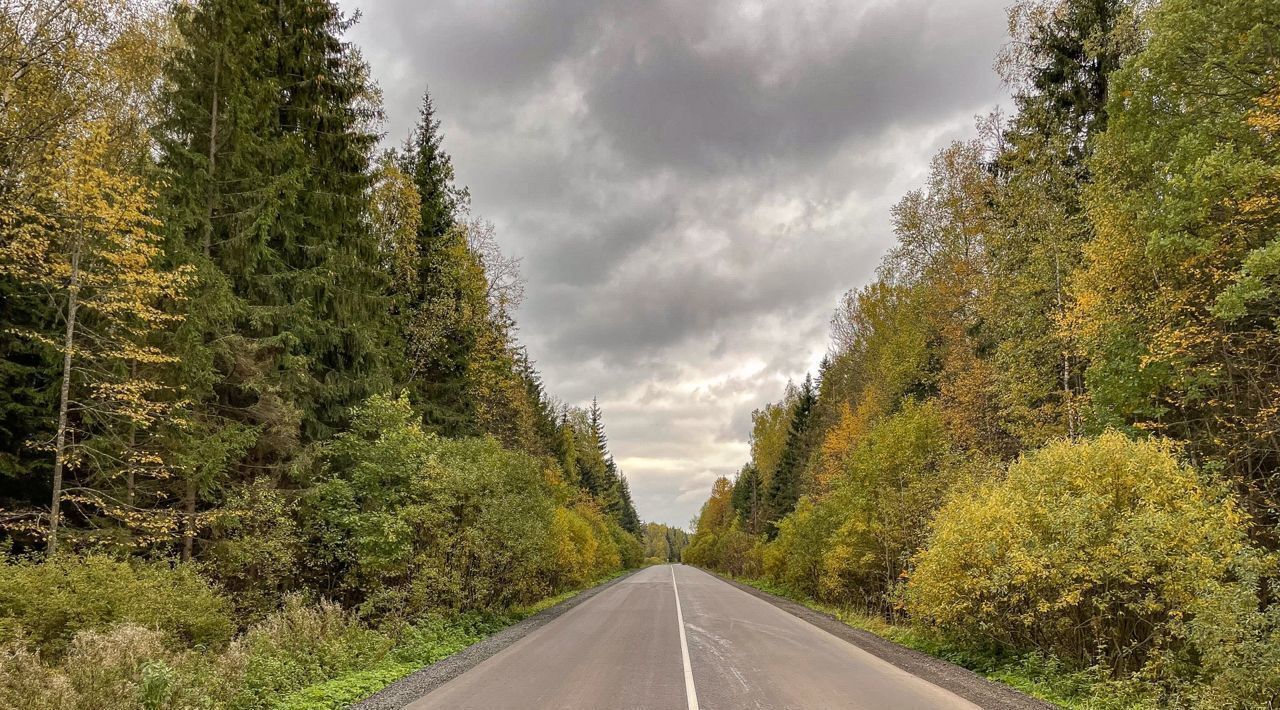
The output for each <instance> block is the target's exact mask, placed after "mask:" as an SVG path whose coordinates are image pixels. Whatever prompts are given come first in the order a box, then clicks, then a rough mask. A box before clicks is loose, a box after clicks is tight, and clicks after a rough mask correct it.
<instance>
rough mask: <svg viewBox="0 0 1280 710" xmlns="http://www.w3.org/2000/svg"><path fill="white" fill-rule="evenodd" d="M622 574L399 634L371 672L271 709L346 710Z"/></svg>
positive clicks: (313, 688)
mask: <svg viewBox="0 0 1280 710" xmlns="http://www.w3.org/2000/svg"><path fill="white" fill-rule="evenodd" d="M623 574H625V572H617V573H614V574H612V575H609V576H607V577H604V578H602V579H600V580H597V581H596V582H594V583H592V584H589V585H587V586H585V587H582V588H581V589H575V590H570V591H567V592H564V593H561V594H557V595H556V596H553V597H548V598H546V599H543V600H541V601H538V602H536V603H534V604H530V605H526V606H519V607H513V608H511V609H508V610H506V611H505V612H502V613H482V612H472V613H468V614H462V615H459V616H456V617H453V618H431V619H427V620H424V621H422V622H420V623H418V624H415V625H413V626H411V627H409V628H408V629H407V630H405V631H403V632H401V633H400V634H399V635H398V639H397V642H396V644H395V646H394V647H393V648H392V649H391V651H390V652H389V653H387V654H386V655H385V656H384V657H383V658H382V659H381V660H380V661H379V662H378V663H377V664H376V665H374V666H373V667H370V668H365V669H361V670H356V671H350V672H347V673H344V674H342V675H339V676H337V677H336V678H332V679H330V680H326V681H324V682H321V683H316V684H313V685H309V686H307V687H305V688H302V689H301V690H298V691H295V692H293V693H290V694H288V695H286V696H285V697H284V698H282V699H281V700H280V701H278V702H277V703H276V705H275V708H276V710H340V709H341V708H346V707H350V706H351V705H353V704H355V703H357V702H359V701H361V700H363V699H365V698H367V697H369V696H371V695H373V694H374V693H376V692H378V691H380V690H382V689H383V688H385V687H387V686H388V685H391V684H392V683H394V682H396V681H397V680H400V679H401V678H403V677H405V676H407V675H409V674H411V673H414V672H415V671H417V670H419V669H421V668H425V667H426V666H429V665H431V664H433V663H436V662H437V661H439V660H441V659H443V658H446V657H448V656H451V655H453V654H455V653H458V652H459V651H461V650H463V649H465V648H467V647H468V646H471V645H472V644H475V643H478V642H480V641H481V640H483V639H484V638H486V637H487V636H490V635H492V634H494V633H497V632H498V631H501V630H502V629H504V628H506V627H508V626H511V625H512V624H515V623H517V622H519V621H522V620H524V619H527V618H529V617H530V616H533V615H534V614H537V613H538V612H540V611H543V610H544V609H549V608H551V607H553V606H555V605H556V604H559V603H560V602H563V601H566V600H568V599H571V598H573V597H575V596H577V595H578V594H580V593H582V592H583V591H585V590H587V589H591V588H593V587H596V586H598V585H600V584H603V583H605V582H607V581H609V580H612V579H616V578H617V577H620V576H622V575H623Z"/></svg>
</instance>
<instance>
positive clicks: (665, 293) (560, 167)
mask: <svg viewBox="0 0 1280 710" xmlns="http://www.w3.org/2000/svg"><path fill="white" fill-rule="evenodd" d="M339 2H340V3H341V4H342V5H344V6H345V7H346V8H347V9H356V8H359V9H361V10H362V11H363V15H364V17H363V19H362V21H361V23H360V24H359V25H357V26H356V27H355V29H353V30H352V32H351V36H350V39H351V40H352V41H354V42H356V43H357V44H359V45H360V47H361V48H362V51H363V52H364V53H365V56H366V57H367V59H368V60H369V61H370V63H371V65H372V66H373V70H374V75H375V77H377V78H378V80H379V82H380V84H381V86H382V89H383V92H384V96H385V100H386V104H387V113H388V116H389V120H388V125H387V130H388V134H389V141H392V142H398V140H399V138H400V137H401V136H403V135H404V134H405V133H406V132H407V131H408V129H409V127H410V126H411V125H412V123H413V121H414V120H415V118H416V109H417V104H418V100H419V98H420V96H421V92H422V91H423V89H424V88H426V86H427V85H428V84H430V86H431V90H432V96H433V98H434V99H435V102H436V108H437V113H438V116H439V117H440V118H441V119H442V121H443V124H444V128H445V134H446V135H445V146H446V149H447V150H449V151H450V152H451V153H452V154H453V157H454V163H455V167H456V169H457V172H458V176H459V178H460V179H461V181H462V182H464V183H465V184H467V185H468V186H469V187H470V188H471V192H472V195H473V211H474V212H475V213H477V214H478V215H480V216H483V217H486V218H488V219H490V220H492V221H493V222H494V224H495V225H496V226H497V228H498V230H499V231H498V239H499V241H500V242H501V244H502V245H503V247H504V249H505V250H506V251H508V252H510V253H511V254H512V255H514V256H517V257H521V258H522V259H523V267H524V272H525V276H526V278H527V280H528V284H527V289H526V293H527V301H526V303H525V305H524V306H523V307H522V309H521V312H520V314H519V320H520V325H521V331H520V332H521V337H522V339H523V340H524V341H525V342H526V343H527V345H528V346H529V348H530V351H531V353H532V355H533V356H534V358H535V359H536V360H537V361H538V363H539V367H540V369H541V370H542V372H543V374H544V379H545V381H546V384H547V386H548V389H549V390H550V391H551V392H552V393H553V394H555V395H557V396H559V397H562V398H564V399H565V400H567V401H570V402H572V403H579V404H581V403H585V402H588V401H589V400H590V398H591V397H592V396H599V397H600V398H601V402H602V405H603V406H604V408H605V414H606V423H607V425H608V427H609V432H610V443H611V447H612V449H613V452H614V454H615V456H617V457H618V459H619V460H620V461H622V462H623V463H624V466H623V467H624V471H625V472H626V473H627V475H628V477H629V479H630V481H631V486H632V490H633V493H634V494H635V497H636V502H637V506H638V508H639V511H640V514H641V515H642V517H645V518H647V519H652V520H659V521H663V522H668V523H673V524H685V523H687V522H688V520H689V518H690V517H691V516H692V515H693V514H695V513H696V511H697V509H698V506H699V505H700V504H701V502H702V500H703V499H704V498H705V495H706V492H707V490H709V488H710V485H711V482H712V481H713V480H714V479H715V477H716V476H718V475H728V474H731V473H732V472H733V471H735V470H736V469H737V468H738V467H739V466H740V465H741V463H742V462H743V458H744V457H745V456H746V437H747V435H748V434H749V430H750V416H749V415H750V412H751V410H752V409H753V408H755V407H758V406H760V405H762V404H764V403H765V402H767V401H769V400H771V399H776V398H777V397H778V396H779V395H780V393H781V390H782V385H783V383H785V381H786V380H787V379H788V378H796V379H798V378H800V377H803V375H804V372H805V371H806V370H807V369H811V368H813V367H814V366H815V365H816V362H817V359H818V358H819V357H821V354H822V352H823V351H824V350H825V349H826V345H827V333H826V327H827V320H828V318H829V315H830V312H831V308H832V307H833V306H834V304H835V300H836V297H837V296H838V295H839V294H840V293H841V292H842V291H844V290H846V289H848V288H851V287H857V286H860V285H862V284H863V283H865V282H866V281H867V280H868V279H870V278H872V276H873V272H874V268H875V265H876V262H877V261H878V259H879V257H880V254H882V253H883V251H884V250H885V248H887V246H888V244H889V243H890V241H891V234H890V233H889V220H888V210H889V207H890V206H891V205H892V203H893V202H894V201H895V200H896V199H897V197H898V196H899V195H901V194H902V193H903V192H905V190H907V189H909V188H911V187H914V186H916V184H917V183H918V181H919V180H920V179H921V177H922V175H923V172H924V170H925V169H926V167H927V161H928V157H929V154H930V153H931V152H932V151H933V150H936V148H938V147H940V146H941V145H942V144H944V143H945V142H946V141H947V140H949V139H952V138H957V137H962V136H963V135H965V134H967V133H969V132H970V131H971V118H972V116H973V115H974V114H975V113H980V112H983V111H985V110H987V109H989V108H992V107H994V105H995V104H996V103H997V102H999V101H1001V100H1002V99H1003V94H1002V93H1001V90H1000V88H999V86H998V83H997V80H996V77H995V74H994V72H992V71H991V70H990V66H991V63H992V60H993V58H994V56H995V54H996V51H997V50H998V48H999V45H1000V43H1001V42H1002V41H1003V39H1002V33H1003V30H1004V26H1005V25H1004V17H1003V15H1004V13H1003V6H1004V4H1006V2H1007V0H862V1H860V2H859V1H853V2H850V1H841V0H776V1H774V2H731V1H729V0H709V1H707V2H686V1H684V0H643V1H639V2H637V1H636V0H604V1H603V2H599V1H596V0H546V1H545V2H505V1H500V0H448V1H444V2H434V3H430V4H424V3H419V2H414V1H413V0H339ZM628 462H629V463H628Z"/></svg>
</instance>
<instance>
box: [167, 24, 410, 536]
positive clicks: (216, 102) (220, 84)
mask: <svg viewBox="0 0 1280 710" xmlns="http://www.w3.org/2000/svg"><path fill="white" fill-rule="evenodd" d="M176 13H177V14H176V23H175V24H176V27H177V31H178V33H179V35H180V36H181V38H182V40H183V41H182V44H181V49H180V50H179V51H178V52H177V53H176V54H175V56H174V57H173V58H172V59H171V61H170V62H169V65H168V67H167V69H166V75H167V76H166V78H167V82H166V85H167V87H168V88H167V90H166V92H165V94H164V95H163V97H162V108H163V119H162V121H161V124H160V126H159V127H158V130H157V135H158V138H159V141H160V146H161V155H160V165H161V168H162V173H163V175H162V177H163V181H162V182H163V185H164V191H163V194H162V200H163V205H164V215H163V216H164V222H165V223H166V225H167V228H168V245H167V251H168V253H169V254H170V255H171V256H172V258H173V259H174V260H175V261H178V262H181V263H185V264H190V265H193V266H194V267H195V269H196V271H197V273H198V276H199V284H200V286H199V289H200V290H199V293H197V294H196V295H195V297H193V298H192V300H191V303H192V308H191V313H190V314H189V315H188V318H187V320H186V321H185V323H184V325H183V327H182V328H180V329H179V330H177V331H176V332H175V333H174V336H173V337H174V340H175V341H176V344H175V349H177V350H178V351H179V352H181V353H182V358H181V363H182V365H181V367H182V369H183V372H182V373H181V378H182V380H183V381H184V382H186V383H188V398H189V399H191V400H193V401H194V403H195V404H194V407H193V409H194V411H193V420H194V422H195V424H194V426H193V427H192V428H191V429H189V430H188V433H189V436H188V441H187V442H186V446H185V453H186V456H185V466H183V467H180V468H183V469H184V473H183V479H184V482H183V488H184V490H183V491H182V493H181V495H182V497H183V499H184V507H185V508H186V510H187V511H188V520H189V521H190V520H194V517H195V516H194V513H195V511H196V508H197V507H198V505H199V503H198V501H199V500H200V499H202V498H204V497H206V496H207V495H208V494H209V493H210V492H212V491H213V490H215V489H217V488H219V487H220V486H222V485H224V483H225V481H224V479H225V477H226V476H228V475H239V476H241V477H250V476H256V475H259V474H263V473H267V474H270V473H273V472H274V473H275V477H276V478H277V479H278V477H279V474H280V472H281V470H282V469H281V466H282V465H283V464H285V463H286V462H288V461H289V460H290V459H291V458H292V456H294V455H295V454H296V453H297V452H298V451H299V450H300V448H301V447H302V446H305V445H306V444H308V443H309V442H313V441H317V440H320V439H323V438H325V437H327V436H329V435H330V434H332V433H333V432H334V431H335V430H337V429H338V428H339V427H341V426H343V425H344V423H345V420H346V415H347V410H348V408H349V407H350V406H351V405H353V404H355V403H357V402H359V401H361V400H363V399H364V398H365V397H366V396H367V395H368V394H370V393H371V392H373V391H377V390H381V389H384V388H385V387H386V386H387V384H388V382H387V377H386V371H387V370H386V361H387V353H386V350H387V342H388V339H389V337H390V334H391V331H390V329H389V327H388V324H387V320H386V315H385V314H386V313H387V307H386V302H385V290H386V285H385V281H384V278H383V277H382V276H381V275H380V273H379V272H378V271H377V270H376V265H377V263H378V261H377V253H376V249H377V245H376V241H375V239H374V237H373V235H372V234H371V233H370V231H369V230H368V228H367V214H366V210H367V205H368V202H367V200H368V194H367V193H368V190H369V186H370V183H369V181H370V171H369V158H370V151H371V150H372V147H373V145H374V142H375V140H376V137H375V136H374V135H373V134H372V133H371V132H370V131H369V130H368V128H367V126H368V125H369V124H370V122H371V119H372V118H373V117H374V116H373V115H372V111H373V109H370V108H369V105H370V103H369V102H368V101H367V99H368V97H369V96H370V95H371V85H370V83H369V79H368V75H367V68H366V67H365V66H364V64H363V63H362V62H361V61H360V60H359V58H358V56H356V55H355V54H354V52H353V50H352V49H351V48H350V47H348V46H347V45H345V44H344V43H343V42H342V40H341V39H340V35H341V34H342V32H344V31H345V30H346V29H347V27H348V26H349V22H348V21H347V20H346V19H344V18H343V17H342V15H341V13H340V12H339V11H338V10H337V8H336V7H335V6H334V5H333V4H332V3H330V2H328V1H327V0H279V1H277V0H270V1H268V0H202V2H199V3H195V4H192V5H180V6H178V8H177V9H176ZM187 527H188V530H187V532H186V535H185V538H186V539H185V541H184V556H190V554H191V551H192V544H193V541H192V538H193V537H194V535H195V530H194V529H193V528H194V524H193V523H190V522H189V523H188V525H187Z"/></svg>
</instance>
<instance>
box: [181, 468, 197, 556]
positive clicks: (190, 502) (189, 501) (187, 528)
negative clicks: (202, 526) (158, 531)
mask: <svg viewBox="0 0 1280 710" xmlns="http://www.w3.org/2000/svg"><path fill="white" fill-rule="evenodd" d="M183 510H184V514H183V529H182V561H183V562H190V561H191V553H192V549H193V548H194V547H195V540H196V482H195V480H193V479H187V494H186V496H185V498H184V501H183Z"/></svg>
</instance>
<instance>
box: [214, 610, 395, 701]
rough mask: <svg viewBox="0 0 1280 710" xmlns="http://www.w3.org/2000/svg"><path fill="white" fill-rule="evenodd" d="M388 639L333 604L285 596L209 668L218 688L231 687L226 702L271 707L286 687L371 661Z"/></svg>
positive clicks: (288, 689)
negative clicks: (280, 605)
mask: <svg viewBox="0 0 1280 710" xmlns="http://www.w3.org/2000/svg"><path fill="white" fill-rule="evenodd" d="M392 643H393V642H392V640H391V639H390V638H389V637H387V636H386V635H384V634H381V633H378V632H377V631H374V630H372V629H370V628H368V627H366V626H364V625H362V624H360V622H359V621H358V620H357V619H356V617H355V616H354V615H353V614H350V613H349V612H346V611H344V610H343V609H342V608H341V607H339V606H338V605H337V604H333V603H331V602H321V603H319V604H313V605H309V604H306V603H304V602H303V600H302V599H301V598H300V597H290V598H288V599H286V600H285V604H284V607H283V608H282V609H281V610H280V611H278V612H275V613H274V614H271V615H270V616H268V617H267V618H266V619H265V620H263V621H262V622H260V623H258V624H255V625H254V626H252V627H251V628H250V629H249V630H248V631H247V632H246V633H245V634H244V636H242V637H241V638H239V639H237V640H236V641H235V642H234V643H233V644H232V646H231V648H230V649H229V650H228V652H227V653H225V654H223V655H222V656H220V657H219V658H218V659H217V662H216V663H215V664H214V665H215V667H214V668H213V669H211V670H210V672H212V673H216V674H218V675H220V676H222V677H223V679H224V681H223V682H224V683H225V685H224V688H223V689H222V690H221V691H218V694H221V693H227V692H228V691H231V692H233V693H234V694H233V695H231V696H230V697H229V699H228V700H227V702H226V706H227V707H229V708H246V709H247V708H260V707H270V706H271V705H272V703H273V702H274V701H275V700H276V699H278V698H280V697H282V696H285V695H288V694H289V693H291V692H294V691H297V690H299V689H301V688H305V687H307V686H309V685H312V684H315V683H320V682H323V681H327V680H329V679H331V678H334V677H337V676H339V675H341V674H343V673H347V672H351V671H357V670H363V669H365V668H369V667H371V666H373V665H375V664H376V663H377V662H378V661H379V660H381V659H383V658H385V657H386V656H387V654H388V653H389V652H390V650H391V647H392ZM228 681H229V682H228Z"/></svg>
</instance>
